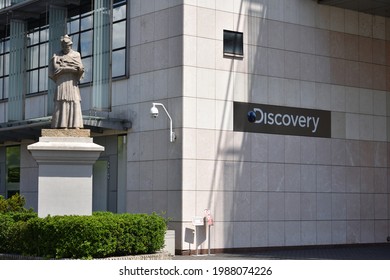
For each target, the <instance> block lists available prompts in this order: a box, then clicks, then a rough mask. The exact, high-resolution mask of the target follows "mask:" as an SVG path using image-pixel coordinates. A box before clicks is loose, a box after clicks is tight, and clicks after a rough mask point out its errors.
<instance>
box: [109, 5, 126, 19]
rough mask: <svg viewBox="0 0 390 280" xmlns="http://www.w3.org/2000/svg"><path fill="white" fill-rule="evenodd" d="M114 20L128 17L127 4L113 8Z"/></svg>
mask: <svg viewBox="0 0 390 280" xmlns="http://www.w3.org/2000/svg"><path fill="white" fill-rule="evenodd" d="M112 12H113V16H112V18H113V21H114V22H115V21H118V20H123V19H126V5H122V6H119V7H116V8H114V9H113V11H112Z"/></svg>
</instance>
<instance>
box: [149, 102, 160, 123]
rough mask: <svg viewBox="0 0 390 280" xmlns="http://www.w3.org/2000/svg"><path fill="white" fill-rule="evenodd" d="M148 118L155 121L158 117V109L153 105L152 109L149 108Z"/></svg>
mask: <svg viewBox="0 0 390 280" xmlns="http://www.w3.org/2000/svg"><path fill="white" fill-rule="evenodd" d="M150 116H151V117H152V118H153V119H155V118H157V117H158V109H157V107H156V106H155V105H154V104H153V107H152V108H150Z"/></svg>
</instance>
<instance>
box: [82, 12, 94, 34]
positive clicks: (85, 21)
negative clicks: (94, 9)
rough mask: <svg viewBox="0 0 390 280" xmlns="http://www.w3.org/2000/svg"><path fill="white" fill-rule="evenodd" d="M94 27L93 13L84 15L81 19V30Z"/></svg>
mask: <svg viewBox="0 0 390 280" xmlns="http://www.w3.org/2000/svg"><path fill="white" fill-rule="evenodd" d="M92 27H93V17H92V15H90V16H87V17H84V18H82V19H81V24H80V30H81V31H83V30H87V29H92Z"/></svg>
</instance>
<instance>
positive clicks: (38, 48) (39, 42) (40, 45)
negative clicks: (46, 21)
mask: <svg viewBox="0 0 390 280" xmlns="http://www.w3.org/2000/svg"><path fill="white" fill-rule="evenodd" d="M27 38H28V43H27V54H28V58H27V78H28V83H27V85H28V87H27V94H32V93H38V92H42V91H45V90H47V64H48V50H49V43H48V26H47V25H44V26H41V27H37V28H34V29H32V30H31V31H29V32H28V34H27ZM42 75H45V76H42ZM45 81H46V82H45ZM43 82H45V84H42V83H43Z"/></svg>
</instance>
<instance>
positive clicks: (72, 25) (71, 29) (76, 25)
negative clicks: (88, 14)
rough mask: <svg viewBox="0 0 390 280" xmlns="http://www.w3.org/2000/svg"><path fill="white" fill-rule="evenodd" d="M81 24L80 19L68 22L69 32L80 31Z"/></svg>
mask: <svg viewBox="0 0 390 280" xmlns="http://www.w3.org/2000/svg"><path fill="white" fill-rule="evenodd" d="M79 25H80V20H79V19H76V20H72V21H70V22H68V33H69V34H73V33H76V32H79V31H80V26H79Z"/></svg>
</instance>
